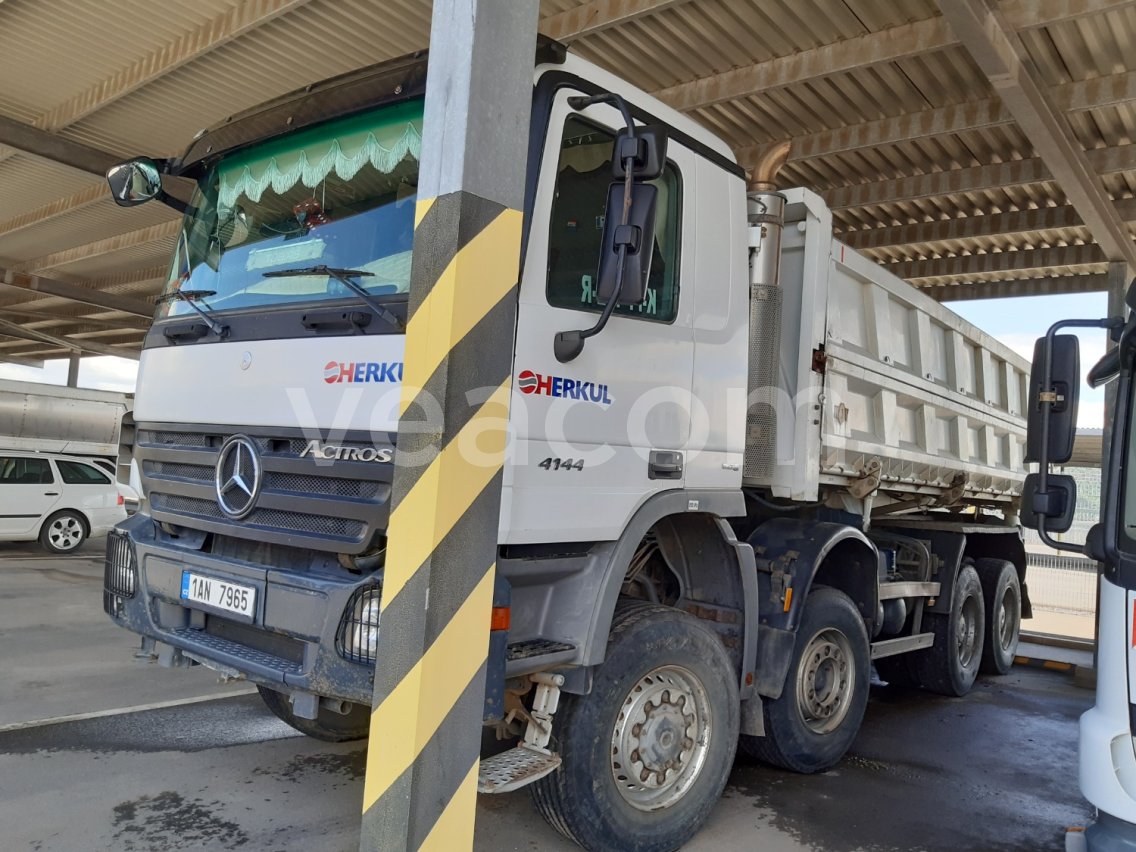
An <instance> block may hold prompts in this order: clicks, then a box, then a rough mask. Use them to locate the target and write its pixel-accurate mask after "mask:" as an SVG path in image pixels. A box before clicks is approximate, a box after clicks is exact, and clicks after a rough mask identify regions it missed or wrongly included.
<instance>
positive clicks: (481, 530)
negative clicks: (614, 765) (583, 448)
mask: <svg viewBox="0 0 1136 852" xmlns="http://www.w3.org/2000/svg"><path fill="white" fill-rule="evenodd" d="M537 8H538V0H435V2H434V6H433V19H432V25H431V33H430V57H429V66H428V70H427V81H426V106H425V118H424V125H423V145H422V163H421V170H420V176H419V198H418V204H417V209H416V211H415V231H414V256H413V268H412V273H411V287H410V308H409V320H408V322H407V329H406V357H405V367H404V371H403V387H402V398H401V409H400V420H399V434H398V449H397V452H396V455H395V474H394V483H393V493H392V498H391V500H392V508H391V516H390V531H389V546H388V549H387V561H386V570H385V576H384V578H383V596H382V615H381V630H380V635H379V645H378V664H377V665H376V667H375V690H374V710H373V714H372V717H371V738H370V745H369V749H368V753H367V772H366V781H365V785H364V793H363V825H362V833H361V838H360V849H361V850H376V849H379V850H419V849H422V850H446V852H450V850H463V849H471V848H472V846H473V825H474V807H475V802H476V792H477V770H478V757H479V751H480V742H481V737H480V733H481V721H482V716H483V709H484V704H485V671H486V657H487V650H488V645H489V628H490V617H491V610H492V600H493V590H494V576H495V559H496V553H497V527H498V516H499V513H500V503H501V468H502V464H503V460H504V452H505V439H506V425H507V419H508V406H509V390H510V387H509V385H510V376H511V374H512V354H513V352H512V349H513V333H514V325H515V322H516V300H517V293H516V290H517V280H518V269H519V263H520V245H521V219H522V216H521V212H520V210H521V207H522V204H523V198H524V178H525V174H524V173H525V169H524V163H525V158H526V152H527V143H528V139H527V136H528V121H529V110H530V105H531V101H532V72H533V57H534V49H535V44H536V22H537Z"/></svg>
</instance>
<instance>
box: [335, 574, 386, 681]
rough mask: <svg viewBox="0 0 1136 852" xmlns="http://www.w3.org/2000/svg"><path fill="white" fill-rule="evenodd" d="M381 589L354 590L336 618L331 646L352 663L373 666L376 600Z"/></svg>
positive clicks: (376, 630)
mask: <svg viewBox="0 0 1136 852" xmlns="http://www.w3.org/2000/svg"><path fill="white" fill-rule="evenodd" d="M381 595H382V589H381V587H379V586H377V585H370V586H363V587H362V588H359V589H356V590H355V593H354V594H352V595H351V599H350V600H349V601H348V602H347V606H346V607H345V608H344V610H343V616H342V617H341V618H340V619H339V630H338V631H337V634H336V639H335V647H336V650H337V651H339V655H340V656H341V657H343V658H344V659H347V660H351V662H353V663H366V664H368V665H372V666H373V665H374V664H375V660H376V659H377V657H378V647H379V601H380V597H381Z"/></svg>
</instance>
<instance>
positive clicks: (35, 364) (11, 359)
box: [0, 352, 43, 370]
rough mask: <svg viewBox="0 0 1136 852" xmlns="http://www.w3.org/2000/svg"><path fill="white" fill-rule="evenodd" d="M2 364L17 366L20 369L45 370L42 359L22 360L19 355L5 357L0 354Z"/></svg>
mask: <svg viewBox="0 0 1136 852" xmlns="http://www.w3.org/2000/svg"><path fill="white" fill-rule="evenodd" d="M0 362H2V363H5V364H15V365H17V366H19V367H32V368H34V369H36V370H42V369H43V359H42V358H21V357H20V356H19V355H5V354H4V353H2V352H0Z"/></svg>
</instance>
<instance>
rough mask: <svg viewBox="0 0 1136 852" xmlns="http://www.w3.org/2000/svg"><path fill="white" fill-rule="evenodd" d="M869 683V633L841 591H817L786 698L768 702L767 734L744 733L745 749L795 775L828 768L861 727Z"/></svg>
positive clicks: (797, 646) (791, 667)
mask: <svg viewBox="0 0 1136 852" xmlns="http://www.w3.org/2000/svg"><path fill="white" fill-rule="evenodd" d="M871 678H872V663H871V652H870V650H869V647H868V634H867V631H866V630H865V629H864V620H863V619H862V618H861V617H860V613H859V611H858V610H857V609H856V605H855V604H853V603H852V601H851V600H850V599H849V598H848V596H847V595H846V594H844V593H843V592H841V591H839V590H837V589H831V588H827V587H817V588H814V589H813V591H812V592H810V593H809V596H808V599H807V600H806V601H805V612H804V615H803V617H802V618H801V623H800V626H799V627H798V628H797V640H796V644H795V646H794V648H793V659H792V662H791V663H790V664H789V674H788V677H787V678H786V681H785V688H784V690H782V692H781V697H780V698H776V699H768V698H767V699H765V700H764V705H763V707H762V712H763V713H764V715H765V736H764V737H751V736H748V735H743V736H742V737H741V745H742V748H743V750H744V751H745V752H746V753H747V754H749V755H750V756H751V757H755V758H757V759H758V760H761V761H764V762H765V763H770V764H773V765H774V766H780V767H782V768H783V769H790V770H792V771H794V772H802V773H806V774H808V773H813V772H823V771H825V770H826V769H831V768H832V767H833V766H835V765H836V764H837V763H838V762H839V761H840V759H841V758H842V757H844V754H845V752H847V751H848V747H849V746H850V745H852V740H854V739H855V738H856V734H857V733H858V732H859V730H860V723H861V722H862V721H863V719H864V710H865V708H866V707H867V706H868V688H869V685H870V683H871Z"/></svg>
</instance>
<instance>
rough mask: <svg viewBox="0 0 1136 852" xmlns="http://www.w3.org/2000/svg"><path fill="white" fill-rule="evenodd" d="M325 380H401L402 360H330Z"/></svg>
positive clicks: (326, 366) (331, 383)
mask: <svg viewBox="0 0 1136 852" xmlns="http://www.w3.org/2000/svg"><path fill="white" fill-rule="evenodd" d="M323 380H324V381H325V382H327V383H328V384H329V385H334V384H339V383H341V382H401V381H402V362H401V361H351V362H347V363H344V362H343V361H328V362H327V364H325V365H324V368H323Z"/></svg>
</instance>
